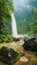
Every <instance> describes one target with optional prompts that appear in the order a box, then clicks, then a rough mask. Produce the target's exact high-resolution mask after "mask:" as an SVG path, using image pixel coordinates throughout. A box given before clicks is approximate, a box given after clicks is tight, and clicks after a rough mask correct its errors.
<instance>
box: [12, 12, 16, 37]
mask: <svg viewBox="0 0 37 65" xmlns="http://www.w3.org/2000/svg"><path fill="white" fill-rule="evenodd" d="M12 36H13V37H16V36H17V26H16V20H15V17H14V14H13V13H12Z"/></svg>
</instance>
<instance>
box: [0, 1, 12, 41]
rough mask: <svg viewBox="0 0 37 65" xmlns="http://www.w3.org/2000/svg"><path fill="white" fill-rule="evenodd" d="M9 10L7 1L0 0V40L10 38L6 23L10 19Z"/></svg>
mask: <svg viewBox="0 0 37 65" xmlns="http://www.w3.org/2000/svg"><path fill="white" fill-rule="evenodd" d="M10 1H11V0H10ZM11 11H12V10H11V6H10V5H9V3H8V2H7V1H6V0H0V42H3V41H8V40H10V39H11V38H12V37H11V34H10V29H9V26H8V25H7V22H10V21H12V19H11Z"/></svg>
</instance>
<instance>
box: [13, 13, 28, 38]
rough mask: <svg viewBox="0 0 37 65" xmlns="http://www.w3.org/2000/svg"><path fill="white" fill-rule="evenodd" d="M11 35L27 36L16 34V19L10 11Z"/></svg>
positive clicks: (17, 36)
mask: <svg viewBox="0 0 37 65" xmlns="http://www.w3.org/2000/svg"><path fill="white" fill-rule="evenodd" d="M12 36H13V37H16V38H20V37H21V38H22V37H28V36H27V35H21V34H17V26H16V20H15V17H14V14H13V13H12Z"/></svg>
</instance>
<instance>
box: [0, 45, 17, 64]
mask: <svg viewBox="0 0 37 65" xmlns="http://www.w3.org/2000/svg"><path fill="white" fill-rule="evenodd" d="M17 56H18V53H17V52H16V51H14V50H13V49H11V48H8V47H5V46H3V47H2V48H1V49H0V57H2V58H1V59H2V60H4V61H5V62H7V63H9V64H10V65H11V61H12V63H13V61H15V59H16V58H17Z"/></svg>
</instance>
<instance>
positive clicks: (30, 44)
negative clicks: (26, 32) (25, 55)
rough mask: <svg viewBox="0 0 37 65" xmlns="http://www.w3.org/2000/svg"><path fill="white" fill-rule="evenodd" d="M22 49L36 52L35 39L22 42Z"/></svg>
mask: <svg viewBox="0 0 37 65" xmlns="http://www.w3.org/2000/svg"><path fill="white" fill-rule="evenodd" d="M23 47H24V49H26V50H30V51H35V52H37V37H34V38H31V39H29V40H27V41H26V40H24V45H23Z"/></svg>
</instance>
